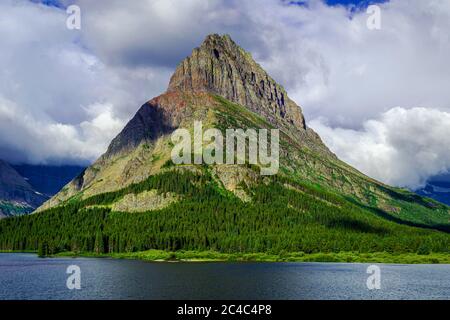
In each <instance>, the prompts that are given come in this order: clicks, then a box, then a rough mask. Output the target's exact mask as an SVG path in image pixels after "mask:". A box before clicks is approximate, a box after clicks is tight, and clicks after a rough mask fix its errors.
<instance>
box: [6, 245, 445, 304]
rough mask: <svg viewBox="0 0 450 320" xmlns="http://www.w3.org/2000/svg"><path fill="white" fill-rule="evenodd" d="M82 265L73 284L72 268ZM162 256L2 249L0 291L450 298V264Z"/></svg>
mask: <svg viewBox="0 0 450 320" xmlns="http://www.w3.org/2000/svg"><path fill="white" fill-rule="evenodd" d="M71 265H76V266H78V267H79V268H80V270H81V277H80V279H81V290H76V289H75V290H69V289H68V288H67V285H66V282H67V278H68V277H69V276H70V274H67V273H66V271H67V268H68V267H69V266H71ZM368 266H369V265H368V264H344V263H165V262H164V263H163V262H144V261H133V260H114V259H90V258H55V259H53V258H52V259H50V258H46V259H40V258H38V257H37V256H36V255H33V254H21V253H13V254H12V253H11V254H10V253H3V254H0V299H2V300H5V299H8V300H9V299H27V300H29V299H52V300H53V299H64V300H68V299H180V300H186V299H188V300H189V299H232V300H233V299H236V300H264V299H269V300H276V299H327V300H330V299H395V300H397V299H421V300H422V299H445V300H449V299H450V265H383V264H378V265H377V266H379V268H380V269H379V270H380V272H381V273H380V280H381V288H380V289H379V290H369V289H368V288H367V284H366V282H367V278H368V277H369V276H370V274H367V268H368Z"/></svg>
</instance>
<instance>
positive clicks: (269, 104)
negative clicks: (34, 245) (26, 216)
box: [39, 34, 335, 210]
mask: <svg viewBox="0 0 450 320" xmlns="http://www.w3.org/2000/svg"><path fill="white" fill-rule="evenodd" d="M219 97H220V99H224V100H226V101H228V102H227V103H229V104H232V103H234V104H236V105H239V106H240V107H239V108H237V109H236V110H239V111H233V112H238V113H245V114H246V116H249V114H247V113H251V114H252V116H250V117H253V116H255V117H258V116H256V115H255V114H257V115H259V116H260V118H261V119H263V120H262V122H264V123H265V124H264V126H265V127H266V129H269V128H272V127H275V128H279V129H280V130H281V131H282V140H284V141H286V144H287V145H295V146H296V147H298V148H304V149H306V150H309V151H310V152H312V153H314V154H320V155H323V157H324V158H333V159H335V156H334V155H333V154H332V153H331V152H330V150H329V149H328V148H327V147H326V146H325V144H323V142H322V141H321V139H320V137H319V136H318V135H317V134H316V133H315V132H314V131H313V130H312V129H310V128H308V127H307V126H306V125H305V119H304V117H303V114H302V110H301V108H300V107H299V106H298V105H297V104H296V103H295V102H293V101H292V100H291V99H290V98H289V97H288V95H287V93H286V91H285V90H284V88H283V87H282V86H280V85H279V84H277V83H276V82H275V80H274V79H272V78H271V77H270V76H269V75H268V74H267V73H266V72H265V71H264V70H263V69H262V68H261V66H260V65H259V64H257V63H256V62H255V61H254V60H253V58H252V57H251V55H250V54H249V53H248V52H246V51H244V50H243V49H242V48H240V47H239V46H238V45H237V44H236V43H234V42H233V40H231V38H230V37H229V36H228V35H225V36H219V35H216V34H214V35H209V36H207V37H206V39H205V41H204V42H203V44H202V45H201V46H200V47H199V48H196V49H194V50H193V52H192V55H191V56H189V57H187V58H186V59H185V60H184V61H183V62H181V64H180V65H179V66H178V67H177V69H176V71H175V73H174V74H173V76H172V78H171V80H170V83H169V86H168V89H167V91H166V92H165V93H163V94H162V95H160V96H158V97H156V98H153V99H152V100H150V101H148V102H147V103H145V104H144V105H143V106H142V107H141V108H140V109H139V111H138V112H137V113H136V115H135V116H134V117H133V118H132V119H131V120H130V121H129V123H128V124H127V125H126V126H125V128H124V129H123V130H122V132H121V133H120V134H119V135H118V136H117V137H116V138H115V139H114V140H113V141H112V142H111V144H110V146H109V148H108V150H107V152H106V153H105V154H104V155H103V156H102V157H100V158H99V159H98V160H97V161H96V162H95V163H94V164H93V165H92V166H91V167H89V168H87V169H86V171H85V172H83V173H82V174H80V175H79V176H78V177H77V178H76V179H75V180H73V181H72V182H71V183H70V184H68V185H67V186H66V187H65V188H64V189H63V190H62V191H61V192H60V193H59V194H57V195H56V196H55V197H53V198H52V199H51V200H50V201H48V202H47V203H46V204H45V205H44V206H42V207H41V208H39V210H44V209H48V208H50V207H53V206H55V205H58V204H60V203H61V202H64V201H65V200H67V199H69V198H71V197H73V196H75V195H77V194H79V193H80V192H81V193H82V196H83V197H89V196H92V195H95V194H100V193H104V192H110V191H114V190H118V189H120V188H123V187H125V186H127V185H129V184H131V183H136V182H140V181H142V180H144V179H145V178H147V177H148V176H149V175H151V174H155V173H158V172H159V171H160V170H161V166H162V165H164V164H165V162H167V161H168V160H169V159H170V151H171V148H170V134H171V133H172V132H173V131H174V130H175V129H177V128H179V127H183V128H189V127H190V126H192V125H193V123H194V121H203V122H204V123H207V122H209V123H210V125H211V126H213V127H214V126H215V125H217V119H215V117H216V116H217V114H218V113H219V114H220V113H221V111H220V110H221V108H223V107H224V106H223V102H220V101H219V100H220V99H219ZM227 103H225V104H227ZM230 108H234V107H232V106H230ZM230 110H231V109H230ZM222 111H223V110H222ZM244 111H247V113H246V112H244ZM248 111H251V112H248ZM233 112H231V114H230V115H228V116H227V117H231V118H236V116H238V115H237V114H235V113H233ZM246 120H248V119H246ZM226 122H227V121H224V123H225V126H228V125H230V124H229V123H226ZM253 124H255V123H253ZM266 124H267V125H266ZM233 125H238V127H239V128H244V127H245V125H244V124H237V123H234V124H231V127H229V128H232V127H233ZM259 127H261V126H259V125H258V124H256V126H255V125H254V126H252V128H259ZM281 153H282V155H284V156H286V154H287V153H288V151H287V149H285V148H282V150H281ZM232 174H235V175H237V176H240V173H239V170H235V171H234V173H229V174H228V175H227V179H228V180H229V179H231V180H230V181H234V180H233V179H234V178H233V177H231V175H232ZM230 189H233V188H231V187H230ZM232 191H233V192H235V191H236V192H239V188H237V189H236V190H234V189H233V190H232Z"/></svg>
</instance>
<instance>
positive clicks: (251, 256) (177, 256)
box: [0, 250, 450, 264]
mask: <svg viewBox="0 0 450 320" xmlns="http://www.w3.org/2000/svg"><path fill="white" fill-rule="evenodd" d="M0 253H34V254H37V252H33V251H0ZM64 257H67V258H70V257H72V258H77V257H80V258H111V259H127V260H141V261H149V262H173V263H177V262H178V263H179V262H186V263H202V262H243V263H244V262H325V263H327V262H328V263H383V264H450V254H447V253H430V254H427V255H419V254H417V253H399V254H393V253H388V252H374V253H357V252H339V253H310V254H307V253H303V252H293V253H284V254H279V255H275V254H268V253H219V252H215V251H176V252H168V251H162V250H148V251H140V252H128V253H102V254H97V253H94V252H59V253H56V254H53V255H49V256H48V258H64Z"/></svg>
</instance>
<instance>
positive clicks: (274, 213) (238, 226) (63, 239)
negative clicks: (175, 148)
mask: <svg viewBox="0 0 450 320" xmlns="http://www.w3.org/2000/svg"><path fill="white" fill-rule="evenodd" d="M204 171H205V172H204V174H194V173H191V172H187V171H176V172H175V171H171V172H166V173H163V174H160V175H156V176H152V177H150V178H148V179H147V180H145V181H144V182H141V183H139V184H134V185H131V186H129V187H127V188H125V189H123V190H120V191H117V192H111V193H106V194H102V195H98V196H94V197H91V198H88V199H86V200H82V201H77V200H75V199H74V200H72V201H69V202H68V203H67V204H66V205H65V206H63V207H58V208H53V209H50V210H47V211H45V212H42V213H38V214H33V215H30V216H23V217H15V218H8V219H4V220H2V221H0V249H1V250H38V251H39V254H41V255H46V254H51V253H56V252H59V251H91V252H97V253H103V252H126V251H142V250H148V249H161V250H171V251H175V250H181V249H183V250H217V251H221V252H230V253H231V252H271V253H281V252H287V251H303V252H307V253H313V252H339V251H359V252H379V251H388V252H393V253H397V252H398V253H403V252H419V253H428V252H449V248H450V235H449V234H446V233H442V232H437V231H433V230H426V229H419V228H413V227H409V226H405V225H401V224H397V223H394V222H391V221H387V220H385V219H382V218H380V217H379V216H377V215H376V214H374V213H373V212H371V211H370V210H366V209H364V208H362V207H360V206H358V205H356V204H352V203H350V202H349V201H346V200H345V199H343V198H341V197H340V196H338V195H335V194H332V193H328V192H325V191H322V190H320V189H318V188H313V187H312V186H308V185H302V184H300V183H298V182H297V183H295V182H293V181H290V180H289V179H286V178H276V177H274V178H264V179H266V180H265V181H266V183H260V184H258V185H257V186H256V187H253V188H251V189H249V188H248V187H246V185H242V187H243V188H245V189H246V191H247V192H248V193H251V195H252V199H253V200H252V202H249V203H246V202H242V201H241V200H240V199H238V198H236V197H235V196H234V195H232V194H231V193H228V192H227V191H225V190H224V189H223V188H220V187H219V186H218V185H217V183H216V182H214V179H212V178H211V177H210V176H209V175H208V173H207V170H204ZM268 180H269V181H268ZM287 185H289V186H290V187H287ZM150 189H158V190H159V191H160V192H168V191H170V192H176V193H178V194H180V195H182V199H183V200H181V201H180V202H177V203H174V204H172V205H170V206H169V207H167V208H164V209H161V210H157V211H151V212H145V213H121V212H111V210H110V209H109V208H108V207H107V206H106V205H108V204H112V203H114V202H115V201H117V200H119V199H120V198H122V197H123V196H124V195H126V194H129V193H140V192H142V191H145V190H150ZM101 206H103V207H101Z"/></svg>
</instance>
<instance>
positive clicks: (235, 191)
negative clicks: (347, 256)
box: [0, 34, 450, 254]
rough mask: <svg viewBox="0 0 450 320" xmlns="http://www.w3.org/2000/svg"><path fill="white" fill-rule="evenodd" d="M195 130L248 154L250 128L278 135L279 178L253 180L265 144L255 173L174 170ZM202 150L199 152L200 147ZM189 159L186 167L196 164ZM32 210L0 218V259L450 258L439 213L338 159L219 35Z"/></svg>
mask: <svg viewBox="0 0 450 320" xmlns="http://www.w3.org/2000/svg"><path fill="white" fill-rule="evenodd" d="M287 45H288V44H287ZM298 76H301V75H298ZM330 116H331V115H330ZM198 121H201V122H202V124H203V128H204V129H215V130H211V131H214V132H216V134H217V135H219V137H220V136H226V135H227V131H228V130H229V129H241V133H240V134H238V135H240V137H241V138H242V135H244V134H245V133H244V132H247V139H245V138H243V139H240V140H244V146H243V145H242V144H241V145H240V146H236V143H235V142H236V141H235V140H236V139H230V140H228V139H226V141H224V148H226V149H228V148H230V149H231V150H233V151H236V150H238V149H239V150H242V149H243V150H245V149H247V150H248V148H247V147H248V146H249V145H250V139H251V138H252V137H253V134H252V133H251V132H252V131H253V132H256V130H258V131H264V130H271V129H274V128H277V129H279V161H277V164H279V171H278V173H277V174H276V175H272V176H270V175H268V176H265V175H262V174H261V173H262V171H263V170H264V169H266V168H267V166H265V165H264V164H261V150H262V151H266V152H265V153H267V150H268V149H269V147H268V146H267V142H268V139H266V140H265V141H263V142H261V140H260V141H257V142H256V143H257V146H255V145H254V144H253V147H254V149H255V150H256V149H258V150H259V151H260V152H259V157H258V158H259V160H260V162H259V163H256V164H255V163H254V162H253V163H250V161H247V160H249V158H250V156H248V157H247V156H244V157H243V158H244V159H242V158H240V159H238V160H242V162H243V163H242V164H238V163H237V161H236V159H237V157H236V155H235V154H234V152H233V155H232V156H231V157H230V158H232V159H231V160H232V161H230V163H228V164H222V163H210V164H206V163H201V162H198V163H196V164H186V163H185V164H177V163H174V162H173V161H172V156H171V153H172V151H173V150H174V141H173V140H172V138H173V136H172V134H173V133H174V132H175V130H176V129H185V130H184V131H183V132H185V133H186V132H187V135H188V136H189V137H191V136H192V135H195V134H196V132H198V131H196V129H195V123H197V122H198ZM249 129H251V130H249ZM261 129H262V130H261ZM246 130H247V131H246ZM249 132H250V133H249ZM265 132H267V131H265ZM255 134H256V133H255ZM199 135H201V133H200V134H197V137H198V136H199ZM251 136H252V137H251ZM270 140H271V142H272V141H274V140H272V138H270ZM275 141H277V139H276V140H275ZM203 142H204V147H205V148H207V147H208V145H209V143H210V141H200V142H199V144H200V145H201V144H202V143H203ZM188 145H189V146H191V145H192V144H188ZM222 149H223V148H222ZM272 150H273V149H272ZM192 151H193V152H192ZM192 151H191V150H189V151H187V152H186V154H187V155H188V157H190V158H192V155H194V156H198V155H201V154H200V152H198V151H197V150H196V149H195V148H194V149H193V150H192ZM271 152H272V151H271ZM211 153H212V152H211ZM214 154H215V155H218V154H221V153H220V152H219V151H217V153H216V152H214ZM222 159H223V158H222ZM37 212H38V213H39V214H33V215H29V216H25V217H21V218H20V219H4V220H2V221H1V222H0V249H21V250H22V249H27V250H36V249H37V248H38V247H39V244H40V245H41V247H45V248H48V249H49V252H56V251H61V250H72V251H95V252H98V253H99V252H105V251H106V252H129V251H142V250H147V249H161V250H173V251H175V250H216V251H220V252H227V253H236V252H241V253H242V252H246V253H256V252H271V253H275V254H282V253H283V252H307V253H311V252H340V251H351V252H355V251H356V252H396V253H406V252H408V253H409V252H429V251H430V250H431V251H433V252H448V248H449V247H450V235H449V234H448V231H450V223H449V217H450V208H449V207H448V206H446V205H444V204H441V203H439V202H436V201H434V200H432V199H429V198H424V197H421V196H419V195H417V194H415V193H413V192H409V191H407V190H403V189H398V188H394V187H390V186H387V185H385V184H383V183H381V182H378V181H376V180H374V179H371V178H370V177H367V176H365V175H364V174H362V173H361V172H359V171H358V170H356V169H354V168H353V167H351V166H349V165H348V164H346V163H344V162H343V161H341V160H339V159H338V158H337V157H336V156H335V155H334V154H333V153H332V152H331V151H330V150H329V149H328V148H327V146H326V145H325V144H324V143H323V142H322V140H321V139H320V137H319V136H318V135H317V134H316V133H315V132H314V131H313V130H312V129H311V128H309V127H308V126H307V125H306V123H305V119H304V116H303V113H302V109H301V108H300V106H298V105H297V104H296V103H295V102H294V101H293V100H291V99H290V98H289V96H288V95H287V92H286V91H285V89H284V88H283V87H282V86H281V85H280V84H278V83H277V82H276V81H275V80H274V79H273V78H272V77H270V76H269V75H268V74H267V73H266V72H265V71H264V70H263V68H262V67H261V66H260V65H259V64H258V63H256V62H255V61H254V59H253V58H252V55H251V54H250V53H249V52H246V51H245V50H244V49H242V48H241V47H239V46H238V45H237V44H236V43H235V42H234V41H233V40H232V39H231V38H230V37H229V36H227V35H225V36H220V35H217V34H214V35H209V36H208V37H207V38H206V39H205V41H204V42H203V43H202V44H201V46H200V47H198V48H195V49H194V50H193V51H192V54H191V55H190V56H189V57H187V58H186V59H184V60H183V61H182V62H181V63H180V64H179V65H178V67H177V68H176V70H175V73H174V74H173V76H172V78H171V80H170V83H169V87H168V89H167V91H166V92H164V93H163V94H161V95H160V96H158V97H155V98H153V99H151V100H150V101H148V102H147V103H145V104H144V105H143V106H141V108H140V109H139V110H138V111H137V113H136V115H135V116H134V117H133V118H132V119H131V120H130V121H129V123H128V124H127V125H126V126H125V128H124V129H123V130H122V132H121V133H120V134H119V135H118V136H117V137H116V138H115V139H114V140H113V141H112V142H111V144H110V146H109V148H108V150H107V152H106V153H105V154H104V155H102V156H101V157H100V158H99V159H98V160H97V161H96V162H95V163H94V164H92V165H91V166H90V167H88V168H87V169H86V170H84V171H83V172H82V173H81V174H80V175H78V176H77V177H76V178H75V179H74V180H72V181H71V182H70V183H69V184H67V185H66V186H65V187H64V188H62V190H61V191H60V192H59V193H58V194H56V195H55V196H54V197H53V198H52V199H50V200H49V201H47V202H46V203H45V204H44V205H43V206H41V207H40V208H39V209H38V210H37ZM12 237H14V238H15V239H16V241H15V242H11V241H10V239H11V238H12ZM33 239H34V240H35V239H39V242H40V243H37V241H32V240H33Z"/></svg>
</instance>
